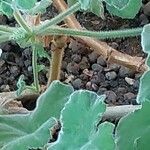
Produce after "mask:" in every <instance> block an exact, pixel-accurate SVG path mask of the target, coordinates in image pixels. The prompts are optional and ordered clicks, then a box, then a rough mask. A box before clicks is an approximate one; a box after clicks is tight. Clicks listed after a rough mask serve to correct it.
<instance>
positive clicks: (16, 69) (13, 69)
mask: <svg viewBox="0 0 150 150" xmlns="http://www.w3.org/2000/svg"><path fill="white" fill-rule="evenodd" d="M10 73H11V74H13V76H14V77H17V76H18V75H19V74H20V68H19V67H18V66H11V67H10Z"/></svg>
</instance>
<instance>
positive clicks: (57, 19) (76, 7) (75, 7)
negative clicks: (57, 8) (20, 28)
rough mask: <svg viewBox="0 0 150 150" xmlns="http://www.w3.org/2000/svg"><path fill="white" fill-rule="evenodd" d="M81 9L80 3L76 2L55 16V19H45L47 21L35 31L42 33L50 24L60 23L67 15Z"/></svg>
mask: <svg viewBox="0 0 150 150" xmlns="http://www.w3.org/2000/svg"><path fill="white" fill-rule="evenodd" d="M79 9H80V3H78V2H77V3H76V4H74V5H73V6H71V7H70V8H68V9H67V10H66V11H65V12H62V13H60V14H59V15H58V16H56V17H54V18H53V19H51V20H49V21H45V23H43V24H41V25H39V26H37V28H36V29H35V33H39V34H40V33H41V32H44V31H45V30H47V28H49V27H50V26H52V25H56V24H58V23H60V22H61V21H63V20H64V19H65V18H66V17H67V16H69V15H71V14H73V13H74V12H76V11H78V10H79Z"/></svg>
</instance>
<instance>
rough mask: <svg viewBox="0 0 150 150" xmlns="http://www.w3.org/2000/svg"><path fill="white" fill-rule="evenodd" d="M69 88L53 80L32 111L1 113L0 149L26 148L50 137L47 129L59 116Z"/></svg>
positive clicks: (41, 143) (42, 143) (17, 149)
mask: <svg viewBox="0 0 150 150" xmlns="http://www.w3.org/2000/svg"><path fill="white" fill-rule="evenodd" d="M72 92H73V89H72V87H70V86H67V85H64V84H61V83H60V82H59V81H54V82H53V83H52V84H51V86H50V87H49V88H48V89H47V90H46V92H45V93H43V94H42V95H41V96H40V97H39V98H38V100H37V106H36V108H35V110H34V111H33V112H31V113H30V114H27V115H8V116H5V115H2V116H1V115H0V149H1V150H8V149H9V150H27V149H29V148H33V147H35V148H37V147H43V146H44V145H45V144H46V143H47V142H48V140H49V139H50V128H51V127H52V126H53V125H54V124H55V123H56V121H55V119H52V118H51V117H57V118H59V115H60V111H61V109H62V108H63V106H64V103H66V101H67V100H68V97H69V95H70V94H71V93H72Z"/></svg>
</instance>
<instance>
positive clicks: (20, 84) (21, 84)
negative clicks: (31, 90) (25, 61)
mask: <svg viewBox="0 0 150 150" xmlns="http://www.w3.org/2000/svg"><path fill="white" fill-rule="evenodd" d="M17 88H18V89H17V91H16V95H17V96H19V95H21V93H22V92H23V91H24V90H25V89H26V83H25V81H24V75H21V76H20V77H19V80H18V82H17Z"/></svg>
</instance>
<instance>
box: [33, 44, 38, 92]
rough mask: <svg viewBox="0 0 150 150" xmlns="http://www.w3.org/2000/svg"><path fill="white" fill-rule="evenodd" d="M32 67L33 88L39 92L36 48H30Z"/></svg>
mask: <svg viewBox="0 0 150 150" xmlns="http://www.w3.org/2000/svg"><path fill="white" fill-rule="evenodd" d="M32 50H33V51H32V67H33V77H34V86H35V88H36V91H37V92H39V80H38V68H37V67H38V66H37V49H36V46H35V45H34V46H32Z"/></svg>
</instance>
